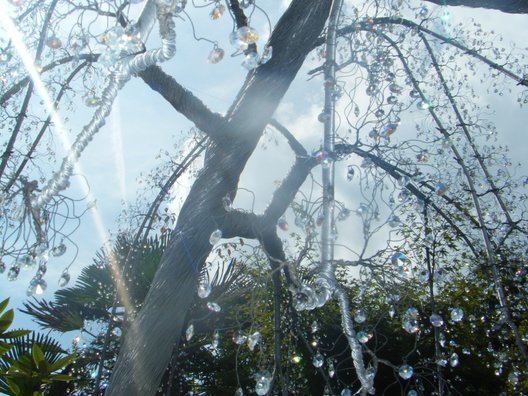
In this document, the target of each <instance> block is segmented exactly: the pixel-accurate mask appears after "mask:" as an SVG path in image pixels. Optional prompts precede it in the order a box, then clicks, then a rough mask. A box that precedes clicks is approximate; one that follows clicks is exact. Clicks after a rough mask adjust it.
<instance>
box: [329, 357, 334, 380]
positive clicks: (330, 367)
mask: <svg viewBox="0 0 528 396" xmlns="http://www.w3.org/2000/svg"><path fill="white" fill-rule="evenodd" d="M334 375H335V366H334V362H333V361H329V362H328V376H329V377H330V378H333V377H334Z"/></svg>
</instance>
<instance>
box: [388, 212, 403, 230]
mask: <svg viewBox="0 0 528 396" xmlns="http://www.w3.org/2000/svg"><path fill="white" fill-rule="evenodd" d="M387 224H388V225H389V227H392V228H394V227H398V226H399V225H400V218H399V217H398V216H396V215H395V214H393V215H391V216H390V217H389V219H388V220H387Z"/></svg>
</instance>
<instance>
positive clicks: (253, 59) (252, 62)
mask: <svg viewBox="0 0 528 396" xmlns="http://www.w3.org/2000/svg"><path fill="white" fill-rule="evenodd" d="M258 61H259V59H258V54H257V53H256V52H250V53H249V54H247V55H246V56H245V58H244V60H243V61H242V67H243V68H244V69H247V70H253V69H255V68H256V67H257V66H258V64H259V62H258Z"/></svg>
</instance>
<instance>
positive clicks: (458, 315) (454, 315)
mask: <svg viewBox="0 0 528 396" xmlns="http://www.w3.org/2000/svg"><path fill="white" fill-rule="evenodd" d="M463 317H464V311H462V310H461V309H460V308H456V307H455V308H451V320H452V321H453V322H460V321H461V320H462V318H463Z"/></svg>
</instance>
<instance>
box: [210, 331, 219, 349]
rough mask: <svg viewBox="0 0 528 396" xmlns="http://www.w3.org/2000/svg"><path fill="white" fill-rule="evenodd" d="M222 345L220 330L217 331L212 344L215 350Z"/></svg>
mask: <svg viewBox="0 0 528 396" xmlns="http://www.w3.org/2000/svg"><path fill="white" fill-rule="evenodd" d="M219 343H220V333H219V332H218V330H215V331H214V333H213V341H212V342H211V346H212V347H213V348H214V349H218V344H219Z"/></svg>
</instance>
